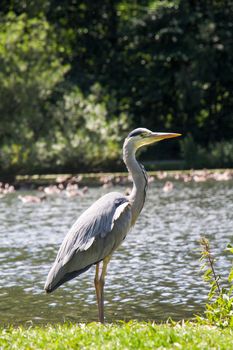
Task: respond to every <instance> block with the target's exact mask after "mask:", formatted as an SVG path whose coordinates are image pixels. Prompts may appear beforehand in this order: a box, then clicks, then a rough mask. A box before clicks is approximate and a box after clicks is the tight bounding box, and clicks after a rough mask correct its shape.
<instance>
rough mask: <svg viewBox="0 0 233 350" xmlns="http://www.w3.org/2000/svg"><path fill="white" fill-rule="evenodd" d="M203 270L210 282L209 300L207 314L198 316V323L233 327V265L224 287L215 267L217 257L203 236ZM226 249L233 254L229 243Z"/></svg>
mask: <svg viewBox="0 0 233 350" xmlns="http://www.w3.org/2000/svg"><path fill="white" fill-rule="evenodd" d="M200 244H201V258H200V261H201V262H202V265H201V270H203V271H204V275H203V278H204V281H206V282H207V283H209V285H210V291H209V293H208V302H207V303H206V305H205V316H204V317H203V316H199V315H197V316H196V319H197V321H198V323H201V324H210V325H215V326H218V327H221V328H224V327H233V285H232V281H233V266H232V267H231V270H230V273H229V275H228V279H227V281H226V283H224V287H223V286H222V283H221V284H220V275H218V274H217V272H216V269H215V261H216V260H215V258H214V256H213V254H212V252H211V251H210V245H209V241H208V239H206V238H204V237H202V238H201V240H200ZM226 250H227V251H228V252H229V253H231V254H233V247H232V246H231V245H230V244H228V245H227V248H226Z"/></svg>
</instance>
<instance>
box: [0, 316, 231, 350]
mask: <svg viewBox="0 0 233 350" xmlns="http://www.w3.org/2000/svg"><path fill="white" fill-rule="evenodd" d="M0 349H1V350H2V349H17V350H18V349H19V350H20V349H50V350H52V349H54V350H55V349H56V350H60V349H64V350H68V349H82V350H85V349H88V350H89V349H90V350H92V349H93V350H98V349H99V350H100V349H101V350H105V349H111V350H114V349H117V350H119V349H124V350H125V349H132V350H135V349H145V350H148V349H185V350H190V349H195V350H196V349H200V350H205V349H206V350H210V349H226V350H231V349H233V329H230V328H226V329H224V330H221V329H219V328H215V327H207V326H200V325H194V324H184V325H179V324H176V325H173V326H172V325H168V324H164V325H156V324H153V323H139V322H130V323H119V324H108V325H104V326H102V325H100V324H98V323H90V324H87V325H85V324H78V325H72V324H64V325H55V326H51V325H49V326H44V327H38V326H37V327H34V326H33V327H30V328H24V327H18V328H13V327H10V328H1V329H0Z"/></svg>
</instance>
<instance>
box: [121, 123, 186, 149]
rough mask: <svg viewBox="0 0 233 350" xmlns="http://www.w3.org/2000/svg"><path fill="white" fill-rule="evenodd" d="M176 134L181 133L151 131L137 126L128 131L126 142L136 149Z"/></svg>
mask: <svg viewBox="0 0 233 350" xmlns="http://www.w3.org/2000/svg"><path fill="white" fill-rule="evenodd" d="M178 136H181V134H176V133H171V132H152V131H150V130H148V129H145V128H137V129H135V130H133V131H131V132H130V133H129V135H128V136H127V138H126V142H127V144H131V145H132V146H133V147H134V148H135V149H138V148H140V147H143V146H146V145H150V144H152V143H155V142H158V141H161V140H164V139H170V138H172V137H178Z"/></svg>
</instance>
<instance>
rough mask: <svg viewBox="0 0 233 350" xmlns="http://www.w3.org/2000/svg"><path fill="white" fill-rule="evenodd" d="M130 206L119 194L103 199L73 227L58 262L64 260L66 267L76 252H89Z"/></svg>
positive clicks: (89, 209)
mask: <svg viewBox="0 0 233 350" xmlns="http://www.w3.org/2000/svg"><path fill="white" fill-rule="evenodd" d="M129 205H130V204H129V201H128V199H127V198H126V197H124V196H122V195H121V194H120V195H119V194H118V193H117V192H111V193H109V194H107V195H105V196H103V197H101V198H100V199H99V200H98V201H96V202H95V203H94V204H93V205H92V206H91V207H90V208H88V209H87V210H86V211H85V212H84V213H83V214H82V215H81V216H80V217H79V218H78V219H77V221H76V222H75V223H74V225H73V226H72V227H71V229H70V230H69V232H68V234H67V235H66V237H65V239H64V241H63V243H62V245H61V247H60V249H59V252H58V254H57V258H56V260H57V261H58V262H59V261H61V260H62V265H65V264H66V263H67V262H68V261H69V260H70V258H71V256H72V255H73V254H74V253H75V252H77V251H84V250H88V248H90V246H91V245H92V244H93V242H94V240H95V239H96V238H104V237H105V236H106V235H107V234H108V233H109V232H111V230H112V229H113V227H114V223H115V221H116V220H117V219H118V218H119V217H120V216H121V214H123V213H124V211H125V209H126V208H127V207H129ZM126 219H128V215H127V216H126Z"/></svg>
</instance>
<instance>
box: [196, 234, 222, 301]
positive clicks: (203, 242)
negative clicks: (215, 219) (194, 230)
mask: <svg viewBox="0 0 233 350" xmlns="http://www.w3.org/2000/svg"><path fill="white" fill-rule="evenodd" d="M200 243H201V245H202V247H203V253H204V254H203V255H204V257H205V258H206V260H207V261H208V263H209V266H210V268H211V271H212V275H213V278H214V281H215V284H216V286H217V290H218V294H219V295H220V294H221V288H220V285H219V283H218V278H217V275H216V272H215V268H214V258H213V257H212V255H211V253H210V245H209V241H208V239H207V238H205V237H202V238H201V240H200Z"/></svg>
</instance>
